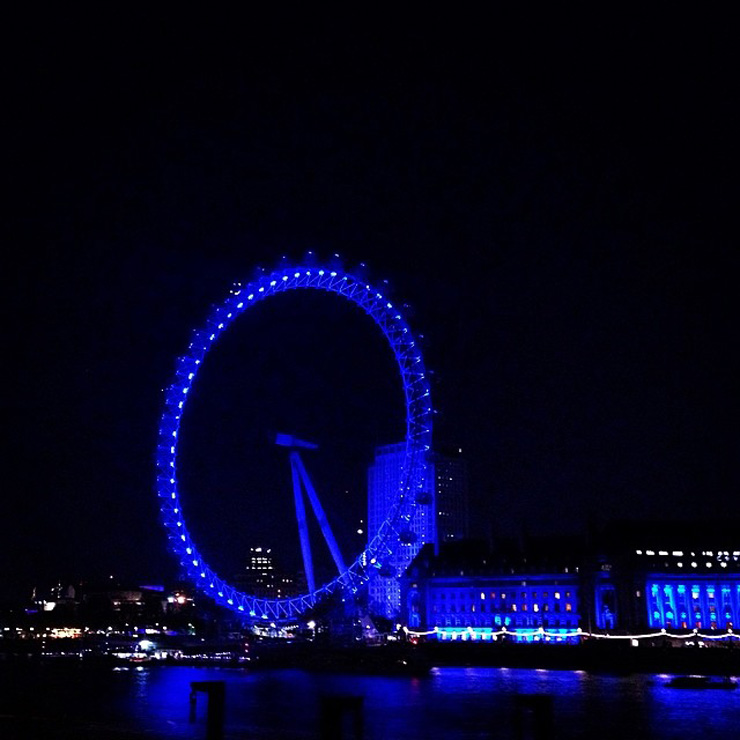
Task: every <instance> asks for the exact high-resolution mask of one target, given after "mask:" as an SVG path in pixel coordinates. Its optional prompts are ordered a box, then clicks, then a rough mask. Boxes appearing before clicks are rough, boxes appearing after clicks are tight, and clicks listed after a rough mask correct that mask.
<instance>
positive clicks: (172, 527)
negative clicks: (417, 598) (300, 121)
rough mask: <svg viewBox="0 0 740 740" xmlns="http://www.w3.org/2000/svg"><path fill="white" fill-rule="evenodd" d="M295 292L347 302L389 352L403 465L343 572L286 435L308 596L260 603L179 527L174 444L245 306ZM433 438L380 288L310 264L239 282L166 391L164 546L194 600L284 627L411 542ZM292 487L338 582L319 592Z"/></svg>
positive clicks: (415, 366) (161, 472)
mask: <svg viewBox="0 0 740 740" xmlns="http://www.w3.org/2000/svg"><path fill="white" fill-rule="evenodd" d="M301 290H314V291H326V292H329V293H333V294H335V295H337V296H339V297H341V298H343V299H345V300H347V301H349V302H351V303H353V304H355V305H356V306H358V307H359V308H361V309H362V310H363V311H364V313H365V314H366V315H367V316H368V317H369V318H370V319H372V321H373V322H374V323H375V325H376V326H377V327H378V328H379V329H380V330H381V331H382V333H383V336H384V338H385V340H386V342H387V344H388V346H389V347H390V349H391V350H392V353H393V357H394V359H395V365H396V367H397V369H398V376H399V379H400V382H401V385H402V390H403V398H404V405H405V430H406V431H405V441H404V444H405V459H404V464H403V465H402V471H403V472H402V474H401V477H400V480H399V481H398V490H397V494H396V496H395V500H394V502H393V504H392V505H391V506H390V507H389V509H388V511H387V515H386V518H385V520H384V521H383V523H382V525H381V526H380V527H379V529H378V531H377V533H376V534H375V535H374V536H373V537H372V539H371V540H370V541H369V542H368V543H367V546H366V547H365V549H364V550H363V551H362V552H361V553H360V554H359V555H358V556H357V557H356V559H355V560H354V561H352V562H351V563H349V564H345V561H344V560H343V559H342V557H341V555H340V554H339V552H338V549H337V547H336V541H335V540H334V536H333V534H332V532H331V529H330V527H329V525H328V521H327V519H326V516H325V514H324V512H323V510H322V509H321V505H320V502H319V501H318V497H317V495H316V493H315V491H314V490H313V487H312V485H311V483H310V480H309V479H308V476H307V474H306V473H305V469H304V468H303V466H302V463H301V461H300V457H299V456H298V452H297V450H296V449H295V448H297V447H306V446H310V445H309V443H305V442H302V441H301V440H297V439H295V438H293V437H289V436H288V435H278V440H277V441H278V444H283V445H284V446H288V447H291V448H293V452H291V466H292V470H293V478H294V486H295V499H296V513H297V517H298V525H299V533H300V536H301V546H302V551H303V560H304V569H305V570H306V576H307V584H308V589H307V592H306V593H305V594H302V595H299V596H295V597H291V598H282V599H270V598H261V597H258V596H255V595H252V594H248V593H244V592H242V591H240V590H239V589H237V588H235V587H234V586H232V585H229V583H227V581H226V580H224V579H223V578H222V577H221V576H219V575H218V574H217V573H216V572H215V571H214V569H213V568H211V567H210V566H209V565H208V562H207V559H206V557H204V555H203V554H201V552H200V550H199V548H198V547H197V545H196V543H195V541H194V540H193V538H192V536H191V533H190V531H189V530H188V527H187V525H186V522H185V513H184V511H183V507H182V502H181V495H180V490H179V485H178V440H179V437H180V427H181V422H182V419H183V412H184V409H185V406H186V404H187V401H188V398H189V397H190V394H191V393H193V392H194V384H195V380H196V378H197V376H198V371H199V370H200V368H201V367H202V364H203V363H204V362H205V361H206V358H207V355H208V352H209V350H210V349H211V348H212V347H213V346H214V344H215V343H216V342H217V341H218V339H219V337H220V336H221V335H222V334H223V333H224V332H225V331H226V330H227V329H228V328H229V327H230V326H231V325H232V323H233V322H234V321H236V319H237V318H238V317H239V316H240V315H241V314H243V313H244V312H245V311H247V310H249V308H251V307H253V306H255V305H256V304H258V303H260V302H262V301H265V300H266V299H274V297H275V296H279V295H280V294H281V293H285V292H287V291H301ZM431 434H432V406H431V397H430V389H429V380H428V378H427V374H426V371H425V367H424V361H423V358H422V354H421V351H420V348H419V346H418V343H417V341H416V339H415V338H414V335H413V333H412V332H411V329H410V327H409V325H408V323H407V322H406V320H405V318H404V317H403V315H402V313H401V311H400V310H399V308H398V307H397V306H396V305H395V303H394V302H392V301H391V300H389V298H388V297H387V296H385V295H384V294H383V291H382V290H377V289H376V288H375V287H373V286H372V285H370V284H369V283H367V282H366V281H364V280H362V279H361V278H359V277H358V276H355V275H352V274H350V273H348V272H346V271H344V270H342V269H339V268H333V267H332V268H329V267H313V266H293V267H290V268H282V269H279V270H274V271H272V272H270V273H265V274H263V275H261V276H260V277H258V278H257V279H256V280H254V281H252V282H250V283H249V284H247V285H245V286H242V285H241V284H237V285H235V286H234V287H233V288H232V289H231V290H230V292H229V295H228V296H227V297H226V299H225V300H223V301H222V302H221V303H220V304H219V305H217V306H216V307H215V308H214V309H213V310H212V312H211V314H210V316H209V317H208V319H207V320H206V322H205V323H204V324H203V325H202V326H201V327H199V328H198V329H196V330H195V331H194V332H193V334H192V337H191V341H190V343H189V345H188V348H187V351H186V352H185V353H184V354H183V355H182V356H181V357H179V358H178V359H177V361H176V370H175V377H174V379H173V381H172V383H171V384H170V385H169V386H168V387H167V388H166V389H165V401H164V411H163V413H162V417H161V423H160V427H159V437H158V447H157V456H156V462H157V482H156V487H157V495H158V497H159V501H160V510H161V519H162V522H163V524H164V527H165V530H166V533H167V537H168V541H169V545H170V548H171V549H172V551H173V552H174V554H175V556H176V557H177V558H178V560H179V562H180V564H181V566H182V568H183V570H184V571H185V573H186V574H187V576H188V578H189V579H190V580H191V581H192V582H193V583H194V584H195V585H196V587H197V588H198V589H199V590H200V591H201V592H203V593H204V594H206V595H207V596H209V597H210V598H212V599H213V600H214V601H215V602H216V603H218V604H220V605H222V606H224V607H226V608H227V609H229V610H231V611H233V612H234V613H236V614H238V615H239V616H241V617H242V618H243V619H244V621H254V622H258V621H263V620H265V621H270V622H283V623H284V622H287V621H291V620H295V619H298V618H300V617H301V616H303V615H305V614H306V613H308V612H310V611H312V610H313V609H314V608H315V607H316V606H317V605H318V604H319V603H321V602H322V600H324V599H325V598H327V597H328V596H329V595H331V594H334V593H337V592H340V591H342V592H347V593H349V594H354V593H356V592H357V591H358V590H359V589H360V588H361V587H362V586H363V584H365V583H366V582H367V580H368V579H369V577H370V575H371V573H372V572H373V570H377V571H379V572H380V573H381V574H382V573H384V572H385V571H384V568H387V565H388V563H389V562H391V561H392V559H393V556H394V554H395V552H396V550H397V548H398V547H399V543H405V544H408V542H409V541H410V539H411V538H413V533H412V530H411V520H412V517H413V514H414V511H415V508H416V506H417V505H420V506H423V505H429V504H428V496H426V495H425V491H426V486H425V477H426V464H427V454H428V452H429V450H430V447H431ZM299 481H300V482H302V483H303V486H304V488H305V490H306V493H307V494H308V497H309V502H310V504H311V505H312V506H313V509H314V513H315V514H316V515H317V517H318V519H319V522H320V525H321V528H322V534H323V535H324V538H325V540H326V542H327V544H328V545H329V548H330V549H331V550H332V555H333V556H334V561H335V564H336V567H337V571H338V573H337V575H336V576H335V577H334V578H332V579H331V580H328V581H327V582H325V583H319V584H317V583H316V582H315V580H314V576H313V570H312V566H311V556H310V549H309V550H308V551H307V544H308V540H307V537H306V535H305V511H303V507H304V504H303V502H302V500H301V501H299V498H300V495H299V490H298V489H299ZM322 517H323V519H322ZM302 518H303V521H302Z"/></svg>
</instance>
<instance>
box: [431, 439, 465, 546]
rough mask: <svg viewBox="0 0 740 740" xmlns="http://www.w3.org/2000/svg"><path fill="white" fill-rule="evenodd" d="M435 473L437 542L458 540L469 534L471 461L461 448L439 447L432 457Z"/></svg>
mask: <svg viewBox="0 0 740 740" xmlns="http://www.w3.org/2000/svg"><path fill="white" fill-rule="evenodd" d="M431 467H432V472H433V476H434V490H435V497H434V498H435V511H436V517H435V518H436V530H437V532H436V535H437V538H436V541H437V543H438V544H442V543H443V542H458V541H460V540H464V539H466V538H467V537H468V535H469V526H470V524H469V522H470V519H469V515H468V463H467V460H465V459H464V458H463V456H462V449H460V448H454V449H450V450H436V451H435V452H434V453H433V454H432V456H431Z"/></svg>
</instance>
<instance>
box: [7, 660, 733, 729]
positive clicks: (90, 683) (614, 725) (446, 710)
mask: <svg viewBox="0 0 740 740" xmlns="http://www.w3.org/2000/svg"><path fill="white" fill-rule="evenodd" d="M11 668H12V669H13V670H9V669H11ZM140 668H141V670H135V669H130V670H126V671H113V670H110V669H106V670H105V671H102V670H98V671H91V670H90V669H86V668H84V667H83V666H76V667H73V666H69V667H65V669H64V670H62V669H61V667H60V668H57V667H43V666H35V667H29V666H24V667H22V670H19V669H18V666H9V665H5V666H0V682H1V683H2V684H3V688H4V690H3V692H2V695H1V696H0V736H2V737H6V736H7V737H15V736H17V737H23V736H26V737H31V736H34V735H33V734H29V733H31V731H36V730H42V735H43V736H45V737H49V738H56V737H83V738H84V737H96V738H101V740H102V739H104V738H106V737H114V736H118V735H117V734H116V733H119V732H121V731H126V732H131V733H139V734H146V735H148V736H153V737H162V738H165V737H171V738H202V737H205V713H206V706H205V705H206V701H205V696H203V695H200V696H199V698H198V706H197V712H196V715H197V717H196V722H195V723H194V724H192V723H190V722H189V716H188V715H189V696H190V682H191V681H209V680H222V681H225V684H226V737H227V738H246V737H249V738H277V737H280V738H286V739H288V740H290V739H291V738H315V737H318V736H319V722H320V703H321V699H322V697H324V696H327V695H336V694H345V695H347V694H348V695H354V696H361V697H363V703H364V722H365V738H366V740H381V739H382V740H389V739H393V740H404V739H405V738H409V739H410V738H414V739H415V740H416V738H429V740H436V739H437V738H439V739H440V740H441V739H442V738H444V739H445V740H449V738H457V737H460V738H502V739H504V738H514V737H515V732H514V728H515V723H516V721H517V717H519V719H520V720H521V719H522V716H524V715H526V712H528V711H529V709H530V707H529V704H526V702H528V701H530V700H528V699H527V700H522V699H518V698H517V697H522V696H530V695H534V696H535V697H538V696H549V697H551V699H550V700H548V702H549V704H548V702H545V704H544V705H543V706H544V707H545V710H544V711H548V712H551V715H552V723H553V724H552V733H551V735H552V737H553V738H554V739H560V738H563V739H564V738H569V739H571V738H584V739H586V738H588V739H589V740H591V739H592V738H599V740H609V739H610V738H620V739H621V738H626V737H629V738H655V739H656V740H668V739H669V738H671V739H673V738H686V739H687V740H693V739H694V738H697V739H698V738H702V740H706V739H707V738H715V737H716V738H723V740H728V739H729V738H732V737H736V736H737V728H738V727H740V691H737V690H736V691H701V690H698V691H694V690H677V689H671V688H669V687H668V686H667V678H665V677H661V676H657V675H656V676H642V675H634V676H610V675H601V674H590V673H585V672H583V671H552V670H547V671H545V670H539V671H537V670H523V669H495V668H439V669H435V670H433V671H432V673H431V674H430V675H429V676H428V677H425V678H402V677H394V678H390V677H387V678H386V677H368V676H355V675H339V674H311V673H306V672H303V671H297V670H284V671H264V672H249V671H248V670H230V669H203V668H185V667H182V668H181V667H149V666H147V667H140ZM523 701H524V702H525V703H524V704H523V703H522V702H523ZM533 706H534V705H533ZM548 706H549V707H550V708H549V709H548ZM523 707H524V708H523ZM523 713H524V714H523ZM34 718H35V719H34ZM525 719H526V716H525ZM34 722H35V723H36V724H34ZM24 723H25V724H24ZM39 723H41V724H39ZM14 726H15V728H16V729H18V727H21V729H23V730H24V731H25V730H28V732H25V734H21V733H20V732H17V733H16V734H15V735H13V733H12V732H8V731H7V729H8V728H11V729H12V728H13V727H14ZM528 727H529V726H526V725H525V729H527V728H528ZM61 728H63V731H62V729H61ZM530 729H531V728H530ZM65 733H66V734H65ZM70 733H71V734H70ZM36 735H38V732H36ZM525 736H526V735H525Z"/></svg>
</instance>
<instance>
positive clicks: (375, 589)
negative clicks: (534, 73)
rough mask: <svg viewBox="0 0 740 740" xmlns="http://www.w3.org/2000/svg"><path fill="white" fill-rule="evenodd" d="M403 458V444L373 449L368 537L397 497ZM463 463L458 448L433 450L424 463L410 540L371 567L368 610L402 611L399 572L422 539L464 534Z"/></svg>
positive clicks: (456, 537) (465, 480) (431, 540)
mask: <svg viewBox="0 0 740 740" xmlns="http://www.w3.org/2000/svg"><path fill="white" fill-rule="evenodd" d="M405 461H406V445H405V443H401V444H393V445H385V446H383V447H378V448H377V449H376V451H375V460H374V461H373V463H372V465H371V466H370V468H369V469H368V541H370V540H372V538H373V537H375V535H376V534H377V533H378V531H379V529H380V527H381V525H382V524H383V522H384V521H385V520H386V518H387V516H388V511H389V509H390V508H391V506H392V505H393V503H394V501H395V500H396V497H397V496H398V490H399V486H400V484H401V479H402V475H403V465H404V463H405ZM467 486H468V476H467V466H466V463H465V461H464V460H463V459H462V457H461V451H460V450H459V449H458V451H457V452H456V453H455V454H454V455H451V454H443V453H438V452H435V453H433V454H432V455H431V456H430V458H429V460H428V465H427V477H426V490H423V491H422V492H421V494H420V495H419V497H418V499H417V505H416V508H415V510H414V516H413V519H412V521H411V524H410V527H409V529H410V531H411V532H412V533H413V537H411V538H409V539H411V540H413V542H409V543H406V544H404V543H401V544H399V546H398V550H397V552H396V555H395V557H394V558H393V560H392V561H391V562H387V563H384V568H383V569H382V570H381V571H374V572H373V573H372V574H371V577H370V580H369V583H368V601H369V605H370V609H371V611H373V612H374V613H376V614H381V615H383V616H386V617H389V618H393V617H395V616H397V615H398V614H399V613H400V612H401V587H400V581H399V578H400V576H401V575H402V574H403V573H404V571H405V570H406V568H407V567H408V566H409V564H410V563H411V561H412V560H413V559H414V558H415V557H416V556H417V554H418V553H419V550H420V549H421V548H422V547H423V545H425V544H426V543H434V544H435V545H436V544H437V543H438V542H439V541H444V542H447V541H456V540H459V539H462V538H464V537H465V536H466V535H467V531H468V526H467Z"/></svg>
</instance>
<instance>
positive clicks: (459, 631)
mask: <svg viewBox="0 0 740 740" xmlns="http://www.w3.org/2000/svg"><path fill="white" fill-rule="evenodd" d="M403 631H404V632H405V633H406V635H408V636H410V637H428V636H429V635H435V634H449V635H465V636H468V637H469V636H473V637H479V636H483V635H485V637H486V639H489V638H490V639H494V638H496V639H497V638H499V637H506V636H519V637H525V636H526V637H534V636H540V637H549V638H553V639H564V638H572V637H578V638H593V639H598V640H650V639H655V638H658V637H669V638H671V639H674V640H689V639H701V640H727V639H732V638H733V637H735V638H736V637H737V635H736V634H735V633H734V632H733V631H732V630H731V629H728V630H727V632H724V633H723V634H719V635H708V634H706V633H704V632H699V630H693V631H692V632H689V633H688V634H683V635H678V634H673V633H670V632H667V631H666V630H664V629H662V630H660V631H658V632H646V633H644V634H639V635H610V634H605V633H601V632H587V631H585V630H582V629H581V628H580V627H578V628H576V629H574V630H569V631H568V630H563V631H557V632H552V631H550V630H546V629H545V628H544V627H536V628H525V629H514V630H510V629H506V627H502V628H501V629H500V630H497V631H485V632H483V631H481V630H476V629H474V628H473V627H461V628H449V627H445V628H440V627H434V628H433V629H431V630H426V631H416V630H410V629H409V628H408V627H404V628H403Z"/></svg>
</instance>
